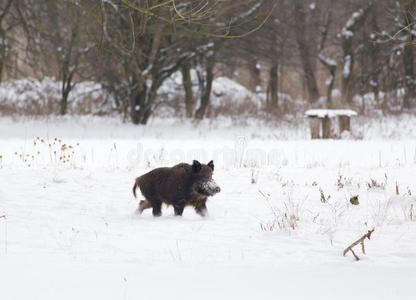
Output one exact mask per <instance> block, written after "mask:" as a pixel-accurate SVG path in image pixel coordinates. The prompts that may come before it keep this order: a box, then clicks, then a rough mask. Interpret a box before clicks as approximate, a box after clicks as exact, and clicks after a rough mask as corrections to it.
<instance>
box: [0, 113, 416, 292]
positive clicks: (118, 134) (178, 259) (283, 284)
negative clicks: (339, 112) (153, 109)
mask: <svg viewBox="0 0 416 300" xmlns="http://www.w3.org/2000/svg"><path fill="white" fill-rule="evenodd" d="M354 124H355V125H354ZM364 124H365V122H364V120H362V119H359V122H355V123H353V125H354V126H355V128H354V129H355V130H361V133H362V134H361V135H362V138H363V139H362V140H328V141H310V140H309V138H308V134H309V133H308V129H307V126H306V125H307V123H306V121H305V122H300V123H299V125H298V126H293V125H292V126H291V125H290V124H284V123H282V124H280V126H277V127H274V126H271V125H267V124H265V123H262V122H259V121H247V123H246V124H235V123H233V122H231V121H230V122H227V120H216V121H206V122H202V123H192V122H185V121H181V120H169V119H152V121H151V123H150V124H149V125H148V126H146V127H142V126H133V125H129V124H122V123H120V122H119V121H117V120H115V119H99V118H91V117H83V118H64V119H59V118H52V119H48V120H46V119H39V120H25V119H19V120H17V121H16V120H15V121H13V120H12V119H9V118H2V119H1V120H0V295H1V299H42V300H44V299H71V300H73V299H111V300H113V299H167V298H168V299H415V297H416V289H415V287H414V282H415V280H416V196H413V195H416V182H415V179H414V178H415V177H414V174H416V140H415V130H414V128H416V125H415V124H416V118H414V117H410V116H404V117H402V118H396V119H386V120H385V121H383V122H380V121H378V122H377V121H371V122H370V121H368V120H367V123H366V124H367V125H364ZM363 128H364V129H365V130H363ZM49 144H50V146H49ZM64 145H65V146H64ZM64 156H65V157H64ZM193 159H199V160H201V161H202V162H208V161H209V160H211V159H214V161H215V172H214V178H215V180H216V181H217V183H218V184H219V185H220V186H221V188H222V191H221V193H220V194H218V195H216V196H214V197H213V198H212V199H210V200H209V202H208V209H209V217H207V218H201V217H200V216H198V215H196V214H195V213H194V212H193V211H192V209H190V208H187V209H186V210H185V213H184V216H183V217H182V218H178V217H174V216H173V210H172V209H171V208H166V207H165V208H164V210H163V216H162V217H160V218H156V219H155V218H153V217H152V216H151V212H150V211H145V212H144V214H143V215H142V216H137V215H135V214H134V211H135V209H136V207H137V202H138V199H134V198H133V196H132V193H131V188H132V185H133V182H134V178H135V177H137V176H138V175H140V174H143V173H145V172H147V171H148V170H150V169H152V168H155V167H158V166H171V165H173V164H175V163H177V162H180V161H186V162H191V161H192V160H193ZM396 190H398V193H399V195H396ZM321 191H322V193H323V196H324V198H325V201H323V202H322V196H321ZM356 195H359V198H358V199H359V205H353V204H351V203H350V198H351V197H353V196H356ZM3 215H4V216H5V218H2V217H1V216H3ZM372 228H374V229H375V231H374V233H373V235H372V236H371V240H366V241H365V247H366V253H367V254H366V255H363V254H362V253H361V249H360V246H357V247H356V248H355V250H356V251H355V252H356V253H357V255H358V256H359V257H360V258H361V260H360V261H358V262H357V261H355V259H354V258H353V257H352V255H351V254H350V253H349V254H347V256H346V257H344V256H343V255H342V252H343V250H344V249H345V248H346V247H347V246H348V245H350V244H351V243H352V242H353V241H355V240H356V239H358V238H359V237H360V236H362V235H363V234H364V233H366V232H367V230H368V229H372Z"/></svg>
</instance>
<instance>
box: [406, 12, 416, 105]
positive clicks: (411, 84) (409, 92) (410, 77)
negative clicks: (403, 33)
mask: <svg viewBox="0 0 416 300" xmlns="http://www.w3.org/2000/svg"><path fill="white" fill-rule="evenodd" d="M406 14H407V16H406V19H407V20H411V18H412V16H411V13H410V12H409V10H408V11H407V13H406ZM408 22H410V21H408ZM406 25H408V26H409V25H410V24H406ZM411 29H413V26H411V27H410V28H409V33H408V41H407V43H408V44H407V45H405V46H404V49H403V65H404V75H405V85H406V94H405V96H404V99H403V108H404V109H409V108H412V106H413V101H414V98H415V95H416V91H415V88H416V86H415V78H414V76H415V74H414V67H413V63H414V59H413V47H414V41H415V36H414V35H413V34H412V31H410V30H411Z"/></svg>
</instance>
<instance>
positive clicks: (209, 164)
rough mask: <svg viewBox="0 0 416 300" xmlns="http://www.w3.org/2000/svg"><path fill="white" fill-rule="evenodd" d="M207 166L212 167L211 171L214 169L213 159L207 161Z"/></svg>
mask: <svg viewBox="0 0 416 300" xmlns="http://www.w3.org/2000/svg"><path fill="white" fill-rule="evenodd" d="M208 167H210V168H211V169H212V171H214V161H213V160H211V161H210V162H209V163H208Z"/></svg>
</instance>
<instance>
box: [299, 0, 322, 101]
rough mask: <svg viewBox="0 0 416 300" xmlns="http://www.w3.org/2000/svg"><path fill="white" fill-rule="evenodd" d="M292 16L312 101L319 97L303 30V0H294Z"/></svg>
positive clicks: (304, 22)
mask: <svg viewBox="0 0 416 300" xmlns="http://www.w3.org/2000/svg"><path fill="white" fill-rule="evenodd" d="M294 18H295V35H296V42H297V44H298V49H299V55H300V60H301V63H302V68H303V73H304V78H305V83H306V88H307V91H308V96H309V101H310V102H311V103H314V102H316V101H317V100H318V99H319V91H318V85H317V83H316V78H315V73H314V69H313V63H312V57H311V54H310V52H309V49H310V45H308V37H307V34H306V32H305V29H306V28H307V26H306V13H305V8H304V1H302V0H295V11H294Z"/></svg>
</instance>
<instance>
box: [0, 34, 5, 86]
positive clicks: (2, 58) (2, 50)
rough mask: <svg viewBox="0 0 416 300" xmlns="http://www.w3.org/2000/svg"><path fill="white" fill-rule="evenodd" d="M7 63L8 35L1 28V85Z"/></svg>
mask: <svg viewBox="0 0 416 300" xmlns="http://www.w3.org/2000/svg"><path fill="white" fill-rule="evenodd" d="M5 62H6V34H5V32H4V30H3V29H2V28H1V27H0V83H1V82H2V79H3V70H4V66H5Z"/></svg>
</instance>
